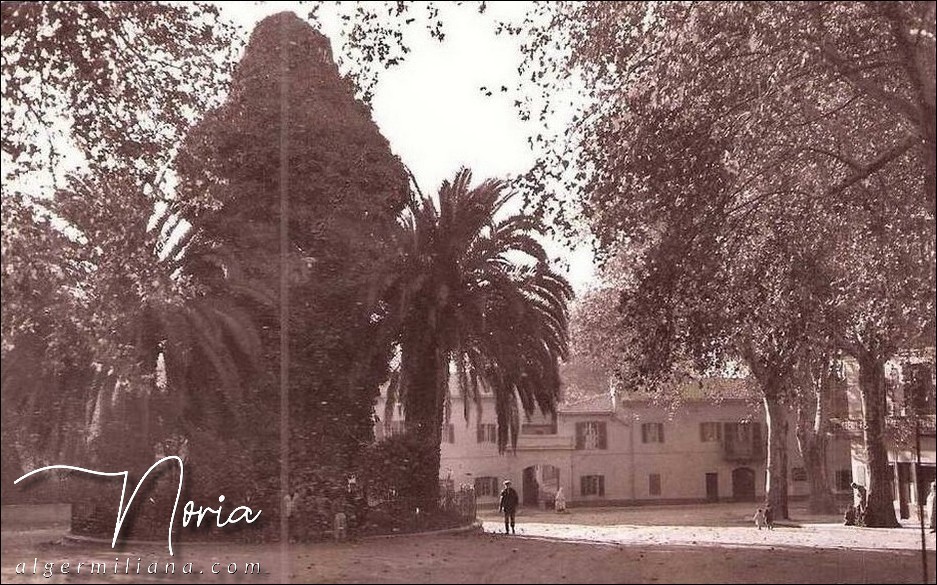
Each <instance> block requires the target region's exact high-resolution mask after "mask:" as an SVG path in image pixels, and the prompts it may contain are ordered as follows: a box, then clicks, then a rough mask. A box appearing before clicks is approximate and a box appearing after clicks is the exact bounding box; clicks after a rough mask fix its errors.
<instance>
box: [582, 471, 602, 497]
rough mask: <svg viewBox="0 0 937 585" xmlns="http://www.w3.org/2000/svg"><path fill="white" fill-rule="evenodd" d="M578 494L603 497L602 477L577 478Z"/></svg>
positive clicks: (586, 476)
mask: <svg viewBox="0 0 937 585" xmlns="http://www.w3.org/2000/svg"><path fill="white" fill-rule="evenodd" d="M579 493H580V494H581V495H583V496H604V495H605V476H604V475H582V476H580V477H579Z"/></svg>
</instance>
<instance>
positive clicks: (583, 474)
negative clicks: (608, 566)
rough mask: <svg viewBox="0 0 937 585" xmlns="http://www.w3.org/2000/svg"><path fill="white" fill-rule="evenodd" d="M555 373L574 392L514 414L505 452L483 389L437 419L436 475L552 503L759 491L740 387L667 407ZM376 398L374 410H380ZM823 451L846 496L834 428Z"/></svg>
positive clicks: (797, 475) (753, 404) (749, 497)
mask: <svg viewBox="0 0 937 585" xmlns="http://www.w3.org/2000/svg"><path fill="white" fill-rule="evenodd" d="M569 372H570V369H569V368H567V370H566V374H569ZM583 380H585V381H583ZM564 381H565V383H566V388H565V394H564V395H566V396H570V395H579V396H583V398H580V399H578V400H568V401H567V402H564V403H562V404H560V405H559V407H558V412H557V415H556V417H555V420H554V419H553V418H552V417H544V416H542V415H540V414H539V413H536V414H535V415H534V416H532V417H531V418H530V420H524V421H523V424H522V426H521V429H520V435H519V437H518V441H517V447H516V449H511V448H510V447H509V448H508V450H507V452H505V453H499V451H498V447H497V427H496V424H497V423H496V419H495V408H494V398H493V397H491V396H487V395H483V397H482V401H481V402H482V404H481V409H480V412H479V411H478V410H477V409H474V407H473V411H472V415H471V416H470V419H469V421H468V422H466V421H465V420H464V419H462V418H461V417H459V418H458V419H455V418H453V420H451V421H449V422H448V423H446V425H445V427H444V429H443V432H442V445H441V466H440V476H441V477H440V479H441V480H445V481H449V482H451V483H453V484H454V485H456V486H458V485H462V484H468V485H472V486H474V488H475V492H476V497H477V498H478V502H479V503H480V504H482V505H484V504H495V503H496V502H497V498H498V494H499V492H500V490H501V487H502V482H503V481H504V480H505V479H510V480H512V482H513V484H514V485H515V487H516V488H517V489H518V492H519V494H520V497H521V501H522V503H523V504H524V505H527V506H550V505H552V502H553V499H554V496H555V494H556V492H557V491H558V490H559V489H560V488H562V489H563V492H564V494H565V497H566V500H567V502H568V503H569V504H570V505H622V504H625V505H640V504H649V503H657V504H665V503H683V502H686V503H690V502H705V501H711V502H717V501H754V500H758V499H760V498H763V497H764V493H765V477H766V442H767V433H766V432H765V429H764V422H763V421H764V414H763V411H762V408H761V406H760V404H759V403H758V402H757V401H756V400H754V399H753V398H752V397H751V396H749V395H745V393H744V391H743V392H741V393H739V392H735V394H734V395H733V394H732V393H729V395H728V396H726V395H723V396H721V397H720V398H719V400H718V401H714V399H713V397H711V396H703V395H702V394H701V393H699V392H697V393H696V394H697V395H696V396H694V395H693V393H692V392H690V393H685V394H686V398H685V399H684V400H683V401H682V404H681V405H680V407H679V408H677V409H675V410H674V411H673V412H671V411H670V410H669V409H666V408H662V407H660V406H657V405H655V404H654V403H653V402H651V401H649V400H647V399H645V398H644V397H638V396H633V395H632V396H628V395H618V394H616V393H615V392H613V391H611V390H610V387H609V386H610V385H609V384H608V383H607V381H602V380H598V379H596V378H595V377H594V376H591V377H590V376H583V375H578V376H569V375H564ZM722 385H723V386H725V385H726V384H725V381H723V383H722ZM730 385H731V384H730ZM571 386H575V387H571ZM582 386H589V387H586V388H583V387H582ZM570 390H573V391H572V392H571V391H570ZM452 391H453V394H452V396H451V400H452V409H451V410H452V412H455V413H460V412H462V404H461V402H460V401H461V398H460V397H459V396H458V392H457V390H455V389H452ZM723 394H725V393H723ZM381 406H382V405H379V408H378V412H383V410H382V408H381ZM385 422H386V423H387V424H384V423H385ZM378 426H379V427H381V426H383V429H379V430H378V435H379V436H380V435H382V434H384V433H386V432H395V431H398V430H401V429H402V428H403V422H402V421H401V420H391V421H382V422H381V423H379V425H378ZM788 441H789V445H788V449H789V454H790V458H789V488H788V489H789V493H790V494H791V495H794V496H800V495H807V493H808V490H809V486H808V483H807V477H806V473H805V470H804V469H803V465H802V463H801V459H800V454H799V451H798V448H797V444H796V439H795V437H794V433H793V428H792V429H791V432H790V433H789V437H788ZM827 456H828V466H829V467H828V469H829V470H830V474H831V482H832V484H833V485H831V487H832V488H833V490H834V491H835V492H837V493H841V494H843V495H844V496H848V494H849V493H851V490H850V486H849V484H850V482H851V481H852V472H851V466H852V462H851V460H850V438H849V437H845V436H836V437H834V438H833V440H832V441H831V443H830V448H829V450H828V455H827Z"/></svg>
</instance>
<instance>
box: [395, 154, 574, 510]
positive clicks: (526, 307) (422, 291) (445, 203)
mask: <svg viewBox="0 0 937 585" xmlns="http://www.w3.org/2000/svg"><path fill="white" fill-rule="evenodd" d="M470 182H471V173H470V172H469V171H468V170H465V169H463V170H461V171H460V172H459V173H458V174H456V176H455V178H454V179H453V180H452V181H451V182H448V181H446V182H444V183H443V184H442V187H441V188H440V190H439V203H438V206H437V204H436V202H434V201H433V200H432V199H431V198H429V197H424V196H422V194H420V195H419V199H416V198H414V199H413V200H412V201H411V203H410V206H409V213H408V215H407V216H406V217H405V218H404V219H403V226H404V230H403V240H402V244H401V247H402V252H403V254H402V266H400V267H398V268H397V270H398V276H397V278H396V282H395V285H394V286H393V287H392V288H391V291H392V294H391V295H390V309H389V310H390V311H391V312H396V314H397V319H396V321H395V325H396V330H397V331H398V333H399V337H398V340H399V344H400V352H401V353H400V367H399V369H398V372H397V373H396V375H395V376H394V377H393V378H392V380H391V384H390V387H389V391H388V400H387V403H388V405H393V404H395V403H400V404H402V406H403V409H404V412H405V415H406V420H407V428H408V431H409V432H412V433H416V434H418V435H419V436H421V437H425V438H426V439H427V442H428V443H429V446H430V447H431V448H432V449H434V451H435V458H434V460H435V466H433V467H434V468H432V469H425V470H418V473H420V474H421V475H422V474H425V476H424V479H425V482H424V483H422V485H426V489H427V492H426V493H425V495H426V496H427V497H434V496H435V489H436V487H435V486H436V483H437V477H438V474H439V442H440V430H441V426H442V423H443V420H444V418H447V417H448V415H449V406H450V404H449V377H450V365H451V364H454V366H455V375H456V379H457V381H458V388H459V391H460V393H461V395H462V398H463V404H464V405H465V411H464V413H463V415H464V416H465V417H466V420H467V419H468V415H469V408H470V405H472V404H474V405H476V407H478V406H480V401H479V398H480V388H481V387H483V386H484V387H486V388H487V389H488V390H490V391H491V392H492V394H493V395H494V398H495V405H496V414H497V421H498V447H499V449H500V450H502V451H503V450H504V449H505V448H506V447H507V445H508V444H509V443H511V444H512V445H516V442H517V435H518V429H519V415H520V410H521V409H522V410H523V411H524V413H525V414H526V415H530V414H531V413H532V412H533V410H534V408H535V407H536V408H539V409H540V411H541V412H543V413H544V414H551V415H552V414H553V413H554V411H555V405H556V401H557V398H558V396H559V388H560V380H559V375H558V363H559V360H560V359H565V358H566V355H567V321H568V310H567V303H568V302H569V301H570V300H571V298H572V296H573V292H572V289H571V288H570V286H569V284H568V283H567V282H566V280H565V279H564V278H563V277H562V276H560V275H558V274H556V273H555V272H553V270H551V268H550V267H549V263H548V259H547V255H546V252H545V251H544V249H543V246H542V245H541V244H540V243H539V242H538V241H537V239H536V238H535V235H536V234H539V233H542V232H543V225H542V223H541V222H540V221H539V220H538V219H536V218H534V217H531V216H528V215H524V214H513V215H509V216H508V217H506V218H504V219H497V217H498V216H499V214H500V212H501V211H502V210H503V209H504V207H505V204H506V203H507V202H508V200H509V199H510V197H511V193H510V192H509V191H508V189H507V185H506V184H505V183H504V182H502V181H497V180H487V181H484V182H483V183H481V184H480V185H478V186H476V187H474V188H472V187H471V186H470Z"/></svg>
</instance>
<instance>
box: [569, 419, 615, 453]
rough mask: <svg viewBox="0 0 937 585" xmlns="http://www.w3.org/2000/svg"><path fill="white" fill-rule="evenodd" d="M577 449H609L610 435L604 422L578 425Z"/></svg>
mask: <svg viewBox="0 0 937 585" xmlns="http://www.w3.org/2000/svg"><path fill="white" fill-rule="evenodd" d="M576 448H577V449H607V448H608V435H607V433H606V429H605V423H604V422H598V421H589V422H579V423H576Z"/></svg>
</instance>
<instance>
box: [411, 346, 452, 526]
mask: <svg viewBox="0 0 937 585" xmlns="http://www.w3.org/2000/svg"><path fill="white" fill-rule="evenodd" d="M420 337H421V339H420V340H419V341H415V340H414V341H412V342H411V344H410V345H409V346H405V347H404V349H403V352H404V354H403V356H402V358H403V360H402V361H403V363H402V364H401V370H402V373H404V380H402V381H401V383H402V384H404V385H405V386H406V388H405V390H404V412H405V414H406V428H407V432H408V433H410V434H412V435H413V436H415V437H419V438H421V439H422V441H421V442H422V443H423V448H425V449H426V450H427V457H425V458H424V457H414V461H421V462H423V463H424V464H423V465H421V466H418V467H416V468H414V469H413V475H414V477H415V478H417V481H416V482H415V483H416V485H419V486H422V488H421V489H420V492H419V493H417V494H413V495H414V497H415V498H416V500H417V501H418V502H419V503H418V505H419V507H420V508H421V509H422V510H424V511H429V510H432V509H434V508H435V506H436V504H437V502H438V500H439V498H438V492H439V466H440V452H439V442H440V431H441V428H442V416H443V405H444V402H445V397H444V396H441V395H440V391H441V389H443V388H446V389H448V373H449V372H448V364H447V363H446V362H445V360H444V359H442V357H441V356H440V351H439V349H438V348H437V347H435V345H436V344H435V343H434V338H433V336H432V335H429V334H426V335H424V336H420ZM417 343H418V344H419V345H418V346H416V344H417ZM427 461H428V462H429V465H426V464H425V462H427Z"/></svg>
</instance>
